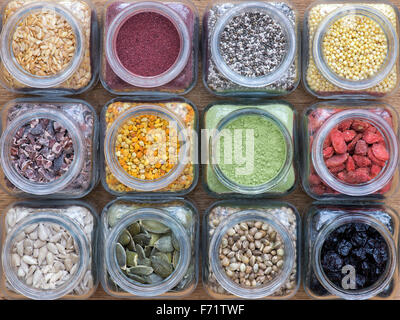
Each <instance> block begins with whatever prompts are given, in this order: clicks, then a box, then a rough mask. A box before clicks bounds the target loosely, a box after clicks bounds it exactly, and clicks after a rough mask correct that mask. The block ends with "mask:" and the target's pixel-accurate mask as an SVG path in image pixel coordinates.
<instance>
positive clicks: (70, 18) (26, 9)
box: [0, 1, 86, 89]
mask: <svg viewBox="0 0 400 320" xmlns="http://www.w3.org/2000/svg"><path fill="white" fill-rule="evenodd" d="M43 9H46V10H52V11H54V12H56V13H57V14H59V15H60V16H62V17H63V18H64V19H65V20H66V21H67V22H68V23H69V25H70V26H71V28H72V30H73V33H74V35H75V39H76V49H75V53H74V57H73V58H72V60H71V61H70V62H69V64H68V65H67V66H66V67H65V68H64V69H63V70H61V71H60V72H58V73H56V74H55V75H51V76H45V77H44V76H36V75H33V74H30V73H29V72H27V71H26V70H24V69H23V68H22V67H21V66H20V65H19V64H18V62H16V60H15V58H14V55H13V50H12V41H9V40H10V37H12V36H13V34H14V32H13V30H14V29H15V26H16V25H17V23H18V22H19V21H20V20H21V19H23V18H24V17H26V16H27V15H29V14H30V13H32V12H33V11H39V10H43ZM0 44H1V45H0V56H1V60H2V62H3V64H4V66H5V68H6V69H7V71H8V72H9V73H10V74H11V75H12V76H13V77H15V79H16V80H17V81H19V82H21V83H22V84H24V85H26V86H28V87H32V88H43V89H45V88H51V87H55V86H57V85H60V84H61V83H63V82H65V81H66V80H68V79H69V78H70V77H71V76H72V75H73V74H74V73H75V71H76V70H77V69H78V67H79V66H80V65H81V62H82V60H83V57H84V52H85V49H86V44H85V41H84V33H83V28H82V25H81V23H80V21H79V20H78V19H77V18H75V16H74V14H73V13H72V12H71V11H70V10H69V9H68V8H66V7H65V6H64V5H62V4H59V3H54V2H48V1H40V2H32V3H29V4H25V5H23V6H22V7H21V8H20V9H18V10H17V11H16V12H15V13H14V14H13V15H12V16H11V17H9V18H8V19H7V21H6V24H5V26H4V27H3V29H2V32H1V34H0Z"/></svg>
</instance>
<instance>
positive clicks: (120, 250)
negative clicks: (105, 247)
mask: <svg viewBox="0 0 400 320" xmlns="http://www.w3.org/2000/svg"><path fill="white" fill-rule="evenodd" d="M115 254H116V256H117V263H118V266H119V267H120V268H121V269H122V270H124V269H126V252H125V249H124V247H123V246H122V245H121V244H120V243H119V242H118V243H116V244H115Z"/></svg>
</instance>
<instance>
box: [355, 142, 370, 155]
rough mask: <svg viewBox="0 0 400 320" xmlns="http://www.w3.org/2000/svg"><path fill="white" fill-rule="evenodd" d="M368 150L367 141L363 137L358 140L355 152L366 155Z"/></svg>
mask: <svg viewBox="0 0 400 320" xmlns="http://www.w3.org/2000/svg"><path fill="white" fill-rule="evenodd" d="M367 152H368V145H367V143H366V142H365V141H364V140H362V139H360V140H358V141H357V144H356V147H355V149H354V153H355V154H359V155H362V156H364V155H366V154H367Z"/></svg>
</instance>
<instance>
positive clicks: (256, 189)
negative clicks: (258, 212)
mask: <svg viewBox="0 0 400 320" xmlns="http://www.w3.org/2000/svg"><path fill="white" fill-rule="evenodd" d="M248 114H249V115H258V116H261V117H265V118H266V119H268V120H269V121H272V122H273V123H274V124H275V125H276V126H277V128H278V129H279V131H280V132H281V133H282V136H283V138H284V140H285V147H286V160H285V162H284V163H283V165H282V167H281V169H280V171H279V173H278V174H277V175H276V176H275V177H274V178H272V179H270V180H269V181H267V182H266V183H263V184H260V185H257V186H247V185H241V184H238V183H236V182H235V181H233V180H231V179H229V178H228V177H227V176H226V175H225V174H224V173H223V172H222V170H221V168H220V166H219V164H218V161H217V154H218V153H219V150H217V147H218V141H219V138H220V135H221V132H222V130H223V128H224V127H225V126H226V125H228V123H230V122H231V121H233V120H234V119H236V118H238V117H241V116H244V115H248ZM209 148H210V150H209V153H210V155H211V159H210V160H211V168H212V169H213V171H214V173H215V175H216V176H217V178H218V180H219V181H220V182H221V183H222V184H223V185H224V186H225V187H227V188H228V189H230V190H232V191H235V192H238V193H242V194H260V193H263V192H266V191H268V190H271V189H272V188H273V187H275V186H276V185H278V184H279V183H280V182H281V181H282V180H283V179H284V178H285V177H286V176H287V174H288V172H289V169H290V167H291V165H292V161H293V142H292V136H291V134H290V133H289V131H288V129H287V128H286V126H285V125H283V124H282V122H281V121H280V120H279V119H278V118H277V117H276V116H274V115H273V114H272V113H270V112H268V111H265V110H262V109H258V108H244V109H239V110H236V111H232V112H230V113H229V114H227V115H226V116H225V117H224V118H222V119H221V120H220V121H219V123H218V124H217V127H216V131H215V133H214V135H212V136H211V137H210V143H209Z"/></svg>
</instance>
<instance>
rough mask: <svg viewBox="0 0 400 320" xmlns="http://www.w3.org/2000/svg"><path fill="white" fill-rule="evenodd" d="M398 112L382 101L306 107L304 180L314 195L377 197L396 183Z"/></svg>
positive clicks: (385, 194) (386, 194) (391, 191)
mask: <svg viewBox="0 0 400 320" xmlns="http://www.w3.org/2000/svg"><path fill="white" fill-rule="evenodd" d="M398 121H399V118H398V114H397V112H396V110H395V109H393V108H392V107H391V106H389V105H388V104H385V103H379V102H369V103H368V102H361V101H352V102H350V101H343V102H339V101H334V102H328V103H323V102H321V103H317V104H314V105H313V106H311V107H309V108H308V109H306V111H305V112H304V114H303V123H302V138H303V139H302V141H303V143H304V145H303V148H302V150H303V155H302V167H303V170H302V183H303V188H304V190H305V191H306V192H307V193H308V194H309V195H310V196H311V197H313V198H314V199H317V200H333V199H338V200H345V199H354V198H356V199H362V200H380V199H385V198H387V197H389V196H391V195H392V194H394V193H395V192H396V191H397V189H398V185H399V182H398V181H399V131H398V130H399V122H398Z"/></svg>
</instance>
